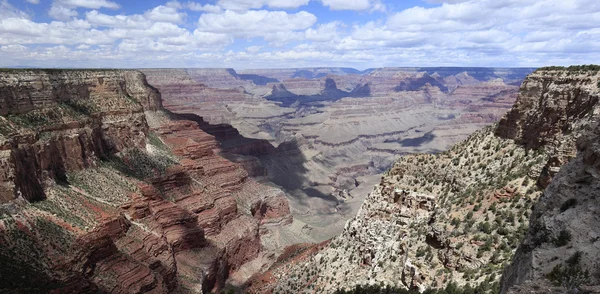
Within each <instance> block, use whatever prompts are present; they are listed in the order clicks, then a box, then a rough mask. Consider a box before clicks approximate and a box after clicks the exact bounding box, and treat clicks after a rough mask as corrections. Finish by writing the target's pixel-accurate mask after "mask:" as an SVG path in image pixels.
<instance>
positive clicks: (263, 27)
mask: <svg viewBox="0 0 600 294" xmlns="http://www.w3.org/2000/svg"><path fill="white" fill-rule="evenodd" d="M316 22H317V17H316V16H314V15H313V14H311V13H308V12H306V11H300V12H298V13H293V14H288V13H287V12H284V11H268V10H250V11H246V12H243V13H238V12H234V11H231V10H227V11H225V12H224V13H222V14H214V13H206V14H202V15H201V16H200V19H199V20H198V29H199V30H200V31H205V32H213V33H222V34H231V35H233V36H236V37H240V38H253V37H261V36H262V37H264V38H265V39H267V38H270V37H272V36H274V35H276V34H278V33H286V34H287V33H291V32H294V31H298V30H304V29H307V28H309V27H311V26H312V25H314V24H315V23H316Z"/></svg>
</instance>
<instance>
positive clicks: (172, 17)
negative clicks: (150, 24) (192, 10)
mask: <svg viewBox="0 0 600 294" xmlns="http://www.w3.org/2000/svg"><path fill="white" fill-rule="evenodd" d="M144 15H145V16H146V18H147V19H148V20H151V21H162V22H173V23H182V22H183V20H184V19H185V17H186V14H185V13H182V12H178V11H177V8H174V7H169V6H163V5H160V6H157V7H155V8H153V9H151V10H148V11H146V13H144Z"/></svg>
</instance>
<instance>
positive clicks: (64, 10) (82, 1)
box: [48, 0, 120, 21]
mask: <svg viewBox="0 0 600 294" xmlns="http://www.w3.org/2000/svg"><path fill="white" fill-rule="evenodd" d="M78 7H81V8H89V9H100V8H109V9H118V8H119V7H120V6H119V4H117V3H115V2H111V1H107V0H54V2H52V6H51V7H50V11H48V15H49V16H50V17H52V18H54V19H58V20H62V21H68V20H70V19H71V18H74V17H76V16H78V13H77V11H76V10H75V9H76V8H78Z"/></svg>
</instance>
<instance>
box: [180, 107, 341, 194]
mask: <svg viewBox="0 0 600 294" xmlns="http://www.w3.org/2000/svg"><path fill="white" fill-rule="evenodd" d="M170 114H171V116H172V118H174V119H184V120H191V121H195V122H196V123H198V126H199V127H200V129H202V130H203V131H204V132H206V133H208V134H210V135H212V136H214V137H215V139H216V140H217V141H218V142H219V145H220V147H221V150H222V152H221V154H220V155H221V156H223V157H225V158H227V159H228V160H230V161H233V162H238V163H241V164H242V165H243V166H244V168H245V169H246V170H247V171H248V173H249V174H250V175H251V176H263V175H264V174H263V175H260V174H257V170H260V169H263V170H266V174H267V175H268V178H269V180H270V181H271V182H273V183H274V184H276V185H278V186H280V187H282V188H283V189H285V190H287V191H292V190H297V189H301V190H302V191H303V192H304V193H305V194H306V195H307V196H308V197H311V198H312V197H315V198H320V199H324V200H326V201H328V202H331V203H332V204H334V205H337V204H338V201H337V199H336V198H335V197H334V196H333V195H330V194H325V193H323V192H321V191H319V190H318V189H314V188H312V187H311V185H310V181H309V179H308V178H307V176H306V174H307V173H308V170H307V169H306V168H305V167H304V165H303V163H304V162H306V161H307V159H306V157H305V156H304V154H303V153H302V151H301V150H300V145H299V143H298V142H297V141H288V142H284V143H281V144H280V145H279V146H278V147H274V146H273V145H271V143H269V141H267V140H263V139H253V138H246V137H244V136H242V135H241V134H240V133H239V132H238V130H237V129H236V128H234V127H233V126H231V125H228V124H216V125H212V124H209V123H208V122H206V121H204V119H202V117H200V116H198V115H196V114H192V113H172V112H171V113H170ZM257 165H258V167H257Z"/></svg>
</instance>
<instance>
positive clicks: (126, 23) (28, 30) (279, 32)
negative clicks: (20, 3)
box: [0, 0, 600, 68]
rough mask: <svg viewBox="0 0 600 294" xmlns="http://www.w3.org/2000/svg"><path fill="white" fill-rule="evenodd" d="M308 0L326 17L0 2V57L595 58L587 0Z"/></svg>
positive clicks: (171, 6) (290, 4)
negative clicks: (399, 5) (420, 3)
mask: <svg viewBox="0 0 600 294" xmlns="http://www.w3.org/2000/svg"><path fill="white" fill-rule="evenodd" d="M15 1H16V0H15ZM25 1H27V0H25ZM313 1H315V2H316V1H320V2H321V3H322V4H323V5H325V6H326V7H329V9H330V10H331V11H330V12H328V13H329V15H328V16H327V20H325V18H323V19H321V21H320V22H318V19H317V17H316V16H315V15H313V14H312V13H310V12H312V10H308V9H312V8H313V6H307V7H305V10H307V11H294V12H290V11H272V9H279V10H283V9H298V8H301V7H302V6H303V5H306V4H307V3H309V0H293V1H283V0H256V1H254V0H252V1H250V0H220V1H217V0H214V1H212V2H209V3H211V4H206V3H207V2H205V1H198V0H196V1H195V2H188V1H169V2H166V3H164V2H163V3H164V4H163V5H160V6H157V7H154V8H151V9H149V10H148V11H139V12H138V14H120V12H121V11H114V10H112V11H111V10H108V9H118V8H119V5H118V4H117V3H116V1H109V0H89V1H84V0H54V2H52V6H51V8H50V11H49V13H50V15H52V16H53V17H55V18H56V19H57V21H50V22H40V21H39V20H38V18H39V15H40V14H41V13H39V12H38V11H36V13H35V15H33V14H32V15H28V13H25V12H24V11H21V10H19V9H17V8H15V7H14V6H12V5H10V4H9V1H8V0H0V56H2V57H1V58H0V65H38V66H56V65H59V66H60V65H61V64H62V65H65V64H67V63H68V65H69V66H77V65H80V66H86V67H88V66H94V65H97V66H109V65H110V66H116V67H128V66H131V67H141V66H200V67H206V66H218V67H225V66H226V67H229V66H232V67H245V68H248V67H282V66H315V65H318V66H324V65H330V66H356V67H359V68H366V67H377V66H398V65H407V66H411V65H414V66H427V65H429V66H443V65H447V66H448V65H455V66H468V65H473V66H531V65H534V66H536V65H547V64H561V65H564V64H569V63H592V62H595V61H596V60H600V2H598V1H596V0H571V1H560V0H468V1H459V0H450V1H439V0H426V2H429V3H432V4H435V5H433V7H427V8H426V7H412V8H408V9H405V10H402V11H396V12H390V11H387V12H389V15H387V16H385V17H383V18H380V17H381V16H380V15H366V16H365V17H366V18H370V19H371V21H368V22H364V21H361V19H363V17H362V16H363V15H364V12H369V11H373V10H383V9H385V6H384V2H383V1H375V0H356V1H350V0H344V1H341V0H313ZM386 1H387V3H393V2H391V0H389V1H388V0H386ZM424 1H425V0H424ZM429 6H431V5H429ZM39 7H40V6H36V8H39ZM390 7H391V8H393V6H392V5H391V6H390ZM256 9H262V10H256ZM302 9H304V8H303V7H302ZM338 10H348V11H349V12H348V11H346V12H344V14H348V13H356V14H361V17H360V18H357V19H356V20H351V21H347V22H346V23H344V22H343V21H341V20H336V17H337V16H338V15H340V12H339V11H338ZM78 12H79V14H78ZM196 12H200V13H196ZM188 14H189V15H197V14H199V15H200V16H199V17H198V18H197V19H196V18H195V19H190V17H188ZM34 16H38V18H35V17H34ZM196 20H198V21H197V22H195V21H196ZM190 28H191V29H190ZM257 38H260V39H261V40H256V39H257ZM236 39H237V40H238V41H240V40H241V42H236ZM262 40H264V41H265V42H267V43H268V48H267V47H266V45H264V44H263V43H264V42H263V41H262ZM245 42H247V44H246V45H244V43H245ZM230 45H232V46H230ZM263 46H265V47H263ZM267 49H268V50H267ZM224 50H227V52H225V51H224Z"/></svg>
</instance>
